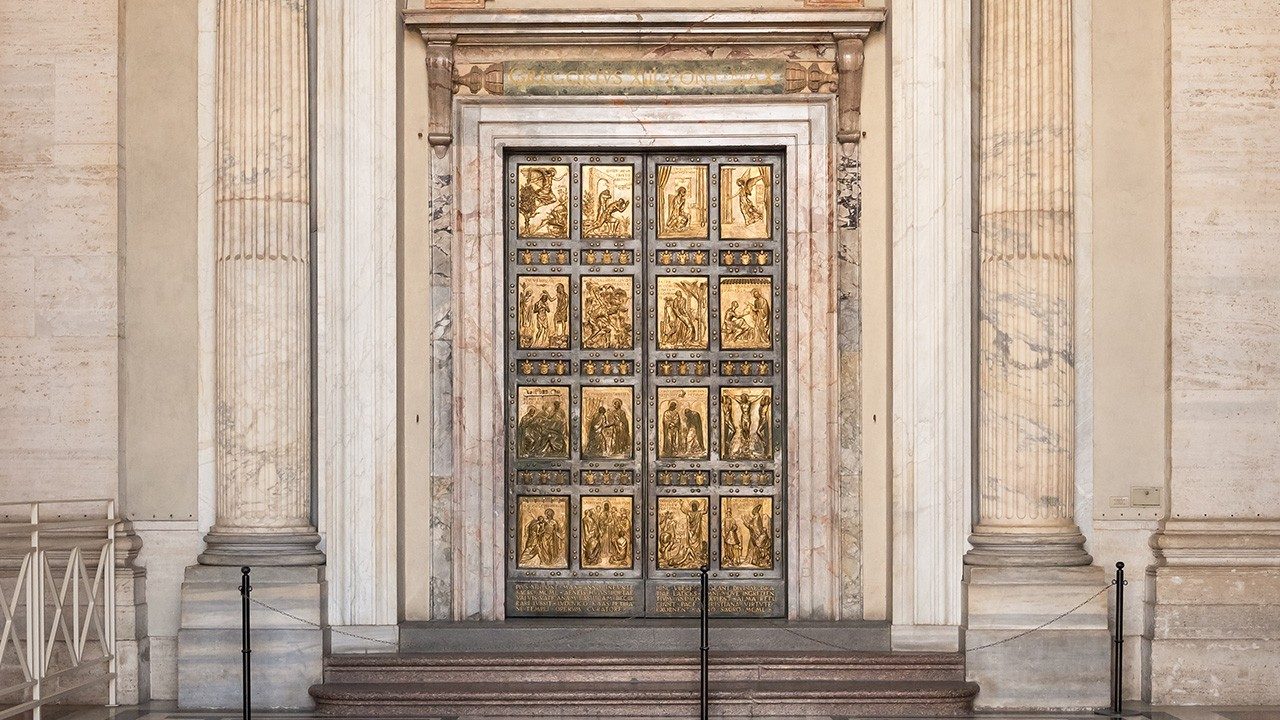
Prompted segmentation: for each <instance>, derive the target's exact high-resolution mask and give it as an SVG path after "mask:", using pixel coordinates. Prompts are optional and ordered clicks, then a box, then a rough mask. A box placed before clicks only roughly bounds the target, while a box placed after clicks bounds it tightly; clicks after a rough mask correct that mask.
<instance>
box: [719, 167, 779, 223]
mask: <svg viewBox="0 0 1280 720" xmlns="http://www.w3.org/2000/svg"><path fill="white" fill-rule="evenodd" d="M772 193H773V168H771V167H769V166H768V165H721V166H720V237H722V238H731V239H734V240H762V239H765V238H768V237H769V230H770V228H769V224H770V222H771V221H770V217H769V215H770V208H771V207H772V206H773V195H772Z"/></svg>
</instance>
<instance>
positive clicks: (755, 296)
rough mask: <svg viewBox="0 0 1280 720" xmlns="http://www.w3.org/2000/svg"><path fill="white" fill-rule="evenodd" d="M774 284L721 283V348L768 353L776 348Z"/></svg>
mask: <svg viewBox="0 0 1280 720" xmlns="http://www.w3.org/2000/svg"><path fill="white" fill-rule="evenodd" d="M772 298H773V280H772V279H771V278H768V277H735V278H721V279H720V347H722V348H724V349H726V350H767V349H769V348H770V347H772V345H773V304H772V302H771V299H772Z"/></svg>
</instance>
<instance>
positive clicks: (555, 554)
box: [516, 495, 569, 570]
mask: <svg viewBox="0 0 1280 720" xmlns="http://www.w3.org/2000/svg"><path fill="white" fill-rule="evenodd" d="M516 526H517V527H518V529H519V534H518V536H517V541H518V546H517V547H518V556H519V557H518V562H517V565H518V566H519V567H522V568H534V569H548V570H554V569H559V568H567V567H569V498H567V497H565V496H563V495H556V496H553V497H539V496H532V495H521V496H520V497H519V498H518V504H517V507H516Z"/></svg>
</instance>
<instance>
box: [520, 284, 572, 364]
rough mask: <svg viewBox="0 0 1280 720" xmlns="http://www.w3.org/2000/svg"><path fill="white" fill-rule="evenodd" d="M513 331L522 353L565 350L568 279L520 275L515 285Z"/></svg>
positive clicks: (567, 332) (566, 346)
mask: <svg viewBox="0 0 1280 720" xmlns="http://www.w3.org/2000/svg"><path fill="white" fill-rule="evenodd" d="M516 293H517V295H518V297H517V300H516V331H517V335H519V339H520V347H521V348H522V349H525V350H543V349H548V350H567V349H569V278H568V276H565V275H521V276H520V278H519V280H518V281H517V283H516Z"/></svg>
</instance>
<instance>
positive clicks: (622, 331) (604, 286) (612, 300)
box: [582, 275, 633, 350]
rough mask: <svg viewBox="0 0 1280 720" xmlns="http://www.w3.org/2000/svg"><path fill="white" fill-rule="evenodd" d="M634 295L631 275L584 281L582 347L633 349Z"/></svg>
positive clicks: (592, 278) (601, 277)
mask: <svg viewBox="0 0 1280 720" xmlns="http://www.w3.org/2000/svg"><path fill="white" fill-rule="evenodd" d="M632 294H633V287H632V279H631V276H630V275H628V276H625V277H617V276H600V277H584V278H582V347H584V348H586V349H588V350H630V349H631V345H632V342H633V340H632V331H631V319H632V312H631V310H632V305H631V303H632Z"/></svg>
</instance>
